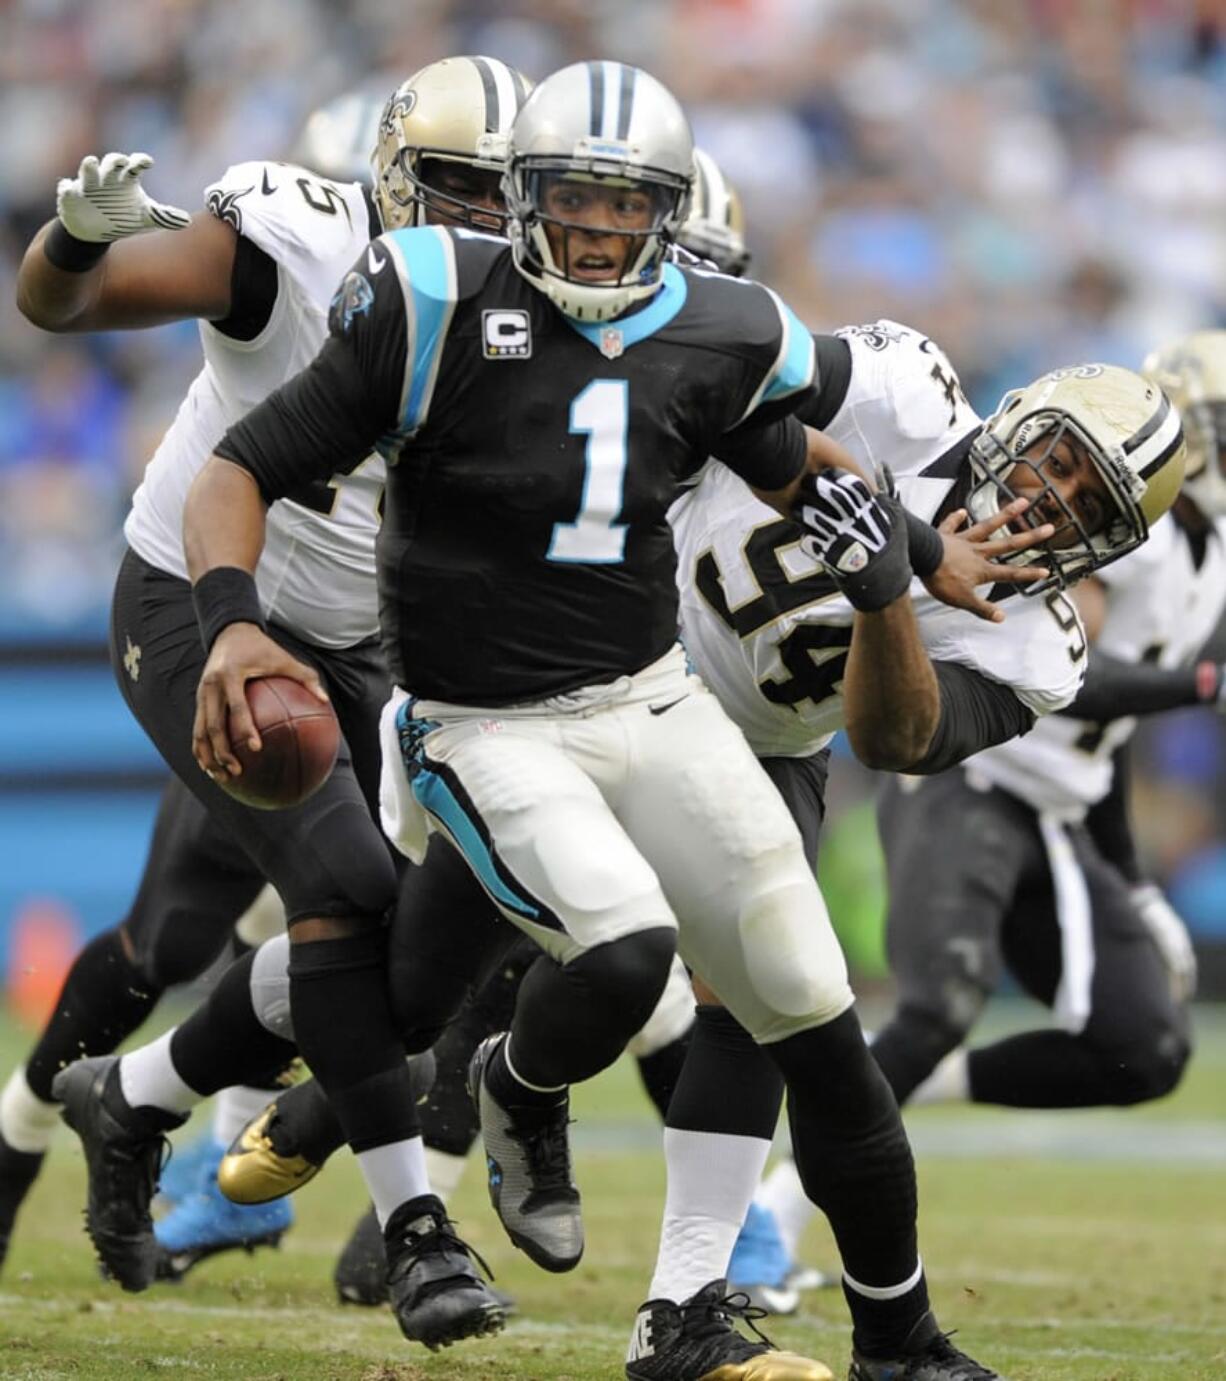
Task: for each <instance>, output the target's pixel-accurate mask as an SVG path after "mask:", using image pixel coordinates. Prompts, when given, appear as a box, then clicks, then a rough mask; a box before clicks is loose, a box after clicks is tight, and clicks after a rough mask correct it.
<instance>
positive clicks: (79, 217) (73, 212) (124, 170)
mask: <svg viewBox="0 0 1226 1381" xmlns="http://www.w3.org/2000/svg"><path fill="white" fill-rule="evenodd" d="M152 167H153V159H152V158H150V157H149V155H148V154H147V153H131V154H128V153H108V154H107V155H106V157H105V158H104V159H103V160H102V162H101V163H99V161H98V160H97V159H96V158H95V157H94V155H93V154H90V156H89V157H88V158H83V159H82V160H81V167H80V168H79V169H78V171H77V175H76V177H62V178H60V180H59V182H58V183H57V184H56V188H55V213H56V215H57V216H59V218H60V220H61V221H62V222H63V225H64V229H65V230H67V231H68V233H69V234H70V235H72V236H74V237H75V238H76V239H78V240H86V241H89V242H91V243H93V244H110V242H111V241H112V240H122V239H123V238H124V237H125V236H128V235H140V234H141V233H142V232H143V231H146V230H182V229H183V227H184V226H185V225H187V224H189V222H190V221H191V216H190V215H189V214H188V213H187V212H186V211H183V210H181V209H180V208H179V207H177V206H166V205H164V204H163V203H162V202H160V201H154V200H153V198H152V197H151V196H149V194H148V193H147V192H146V191H145V189H144V188H143V187H142V186H141V185H140V176H141V174H142V173H143V172H145V171H147V170H148V169H149V168H152Z"/></svg>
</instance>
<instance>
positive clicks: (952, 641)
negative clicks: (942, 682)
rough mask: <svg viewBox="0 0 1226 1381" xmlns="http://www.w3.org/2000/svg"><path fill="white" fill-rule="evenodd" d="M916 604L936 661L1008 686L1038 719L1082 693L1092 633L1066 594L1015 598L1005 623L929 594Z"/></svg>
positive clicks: (921, 631) (931, 655) (929, 648)
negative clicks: (1088, 639)
mask: <svg viewBox="0 0 1226 1381" xmlns="http://www.w3.org/2000/svg"><path fill="white" fill-rule="evenodd" d="M912 594H913V597H914V594H915V590H914V587H913V589H912ZM915 603H916V614H917V616H918V619H919V628H920V636H921V637H922V639H923V642H924V646H925V647H926V648H927V649H928V655H929V656H930V657H931V658H933V660H934V661H945V662H958V663H961V664H962V665H963V666H967V667H970V668H972V669H973V670H975V671H978V672H979V673H980V674H981V675H983V676H987V677H989V678H990V679H991V680H993V681H1000V682H1002V683H1003V684H1004V685H1006V686H1008V687H1009V688H1010V689H1011V690H1012V691H1013V692H1014V694H1015V695H1016V696H1017V698H1018V699H1019V700H1020V701H1021V702H1022V704H1023V705H1025V706H1026V707H1027V709H1029V710H1033V711H1034V713H1035V714H1036V715H1045V714H1052V713H1053V712H1054V711H1056V710H1060V709H1063V708H1064V707H1065V706H1066V705H1068V704H1070V703H1071V702H1072V701H1073V699H1074V698H1075V697H1076V695H1077V692H1078V691H1079V690H1080V689H1081V683H1082V680H1083V679H1084V677H1085V668H1086V635H1085V629H1084V627H1083V626H1082V623H1081V618H1080V616H1079V615H1078V613H1077V610H1076V609H1075V608H1074V606H1073V603H1072V601H1071V600H1070V599H1068V598H1067V597H1066V596H1064V595H1061V594H1059V593H1055V592H1053V593H1051V594H1048V595H1046V596H1035V597H1034V598H1033V599H1026V598H1024V597H1020V596H1019V597H1017V598H1014V599H1010V600H1009V601H1008V603H1007V605H1006V606H1005V609H1006V618H1005V622H1004V623H1001V624H996V623H985V622H984V621H983V620H982V619H976V618H973V617H972V616H970V615H968V614H967V613H966V612H965V611H963V610H959V609H951V608H950V607H949V606H948V605H945V604H941V603H940V602H938V601H937V600H934V599H933V598H932V597H931V596H929V595H927V594H925V595H924V596H923V597H922V598H916V600H915Z"/></svg>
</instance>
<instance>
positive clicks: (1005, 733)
mask: <svg viewBox="0 0 1226 1381" xmlns="http://www.w3.org/2000/svg"><path fill="white" fill-rule="evenodd" d="M932 665H933V670H934V671H935V672H936V677H937V685H938V687H939V688H940V692H941V714H940V718H939V719H938V720H937V727H936V732H935V733H934V734H933V736H932V742H931V743H930V744H929V745H928V751H927V752H926V753H925V754H924V756H923V757H922V758H921V759H920V760H919V762H916V763H913V764H912V765H911V766H910V767H908V768H907V771H908V772H909V773H912V774H914V775H915V776H924V777H926V776H931V775H932V774H933V773H934V772H944V771H945V770H946V769H947V768H949V767H953V766H954V765H955V764H956V763H960V762H961V761H962V760H963V759H964V758H969V757H970V756H971V754H972V753H978V752H981V751H982V750H983V749H984V748H991V747H992V745H993V744H995V743H1004V741H1005V740H1006V739H1010V738H1016V737H1017V736H1018V735H1019V734H1025V733H1029V732H1030V730H1031V729H1032V728H1033V727H1034V720H1035V716H1034V712H1033V711H1032V710H1029V709H1027V708H1026V706H1025V705H1023V704H1022V702H1021V701H1020V700H1019V699H1018V698H1017V696H1016V695H1014V693H1013V692H1012V691H1011V690H1010V689H1009V687H1008V686H1005V685H1002V684H1001V683H1000V682H999V681H992V680H989V678H988V677H986V676H982V675H981V674H980V673H979V672H977V671H972V670H971V668H970V667H964V666H962V665H961V663H958V662H934V663H933V664H932Z"/></svg>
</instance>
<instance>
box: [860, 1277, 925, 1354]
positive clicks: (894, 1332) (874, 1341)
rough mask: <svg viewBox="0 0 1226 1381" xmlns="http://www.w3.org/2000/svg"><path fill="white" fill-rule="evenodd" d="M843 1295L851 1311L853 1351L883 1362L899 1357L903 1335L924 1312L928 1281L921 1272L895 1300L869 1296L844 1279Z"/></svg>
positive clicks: (904, 1336)
mask: <svg viewBox="0 0 1226 1381" xmlns="http://www.w3.org/2000/svg"><path fill="white" fill-rule="evenodd" d="M843 1298H844V1299H846V1301H847V1307H848V1308H849V1309H850V1310H851V1317H852V1320H853V1328H852V1338H853V1340H854V1342H855V1345H856V1350H857V1351H858V1352H861V1353H863V1354H864V1356H865V1357H872V1358H877V1359H880V1360H881V1361H885V1360H886V1359H888V1358H889V1359H892V1358H896V1357H899V1356H901V1350H902V1344H903V1342H905V1341H906V1338H907V1335H908V1334H909V1333H910V1332H911V1330H912V1328H914V1327H915V1324H916V1322H917V1320H919V1319H920V1318H922V1317H923V1315H924V1314H926V1313H927V1312H928V1282H927V1280H926V1279H925V1278H924V1276H923V1275H921V1276H920V1278H919V1280H918V1281H917V1282H916V1284H915V1285H913V1286H912V1287H911V1289H910V1290H908V1291H907V1292H906V1294H903V1295H899V1296H898V1297H897V1298H896V1299H869V1298H867V1296H865V1295H861V1294H858V1293H857V1292H856V1291H855V1290H853V1289H852V1288H851V1287H850V1286H849V1285H848V1284H847V1282H846V1281H844V1282H843Z"/></svg>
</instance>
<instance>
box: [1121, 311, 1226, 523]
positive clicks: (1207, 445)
mask: <svg viewBox="0 0 1226 1381" xmlns="http://www.w3.org/2000/svg"><path fill="white" fill-rule="evenodd" d="M1141 373H1142V374H1144V375H1145V377H1146V378H1147V379H1152V380H1153V381H1154V383H1156V384H1157V385H1158V387H1159V388H1161V389H1162V391H1163V393H1165V394H1166V396H1167V397H1168V398H1169V399H1170V400H1171V402H1172V403H1174V404H1175V406H1176V407H1177V408H1178V409H1179V412H1180V415H1181V416H1182V417H1183V431H1184V436H1185V437H1186V438H1187V441H1188V466H1187V470H1186V471H1185V473H1184V480H1183V492H1184V493H1185V494H1187V496H1188V497H1189V498H1190V499H1193V500H1194V501H1195V502H1196V505H1197V507H1198V508H1200V510H1201V511H1202V512H1203V513H1205V514H1206V515H1207V516H1209V517H1211V518H1216V517H1220V516H1221V515H1223V514H1226V331H1193V332H1192V333H1191V335H1187V336H1181V337H1180V338H1179V339H1178V340H1175V341H1172V342H1171V343H1170V344H1169V345H1166V346H1163V347H1162V349H1160V350H1155V351H1154V352H1153V353H1152V354H1151V355H1148V356H1147V357H1146V360H1145V363H1144V364H1143V365H1142V366H1141Z"/></svg>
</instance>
